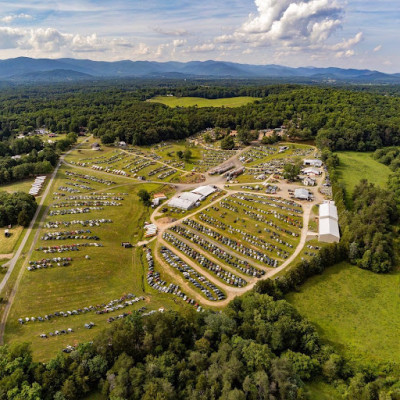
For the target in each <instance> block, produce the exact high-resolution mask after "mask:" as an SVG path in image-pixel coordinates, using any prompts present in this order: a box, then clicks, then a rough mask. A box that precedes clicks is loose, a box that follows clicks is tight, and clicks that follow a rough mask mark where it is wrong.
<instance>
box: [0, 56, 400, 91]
mask: <svg viewBox="0 0 400 400" xmlns="http://www.w3.org/2000/svg"><path fill="white" fill-rule="evenodd" d="M162 77H169V78H258V79H260V78H274V79H287V80H301V79H307V80H315V81H328V82H330V81H331V82H332V81H348V82H354V83H393V84H396V83H399V84H400V73H399V74H386V73H383V72H379V71H371V70H367V69H365V70H359V69H342V68H334V67H330V68H316V67H301V68H291V67H286V66H281V65H273V64H270V65H250V64H238V63H233V62H225V61H213V60H209V61H190V62H186V63H183V62H176V61H170V62H155V61H129V60H125V61H115V62H106V61H92V60H82V59H73V58H60V59H46V58H42V59H34V58H28V57H18V58H10V59H6V60H0V81H10V82H16V83H19V82H65V81H78V80H79V81H81V80H90V79H91V80H93V79H105V78H162Z"/></svg>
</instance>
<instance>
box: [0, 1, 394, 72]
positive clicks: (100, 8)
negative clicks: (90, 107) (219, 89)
mask: <svg viewBox="0 0 400 400" xmlns="http://www.w3.org/2000/svg"><path fill="white" fill-rule="evenodd" d="M0 4H1V8H2V11H1V13H0V59H8V58H15V57H21V56H25V57H32V58H53V59H54V58H63V57H70V58H77V59H91V60H96V61H118V60H131V61H159V62H165V61H182V62H187V61H205V60H210V59H212V60H217V61H228V62H235V63H243V64H254V65H266V64H278V65H285V66H290V67H304V66H313V67H339V68H355V69H371V70H378V71H382V72H389V73H394V72H400V68H399V67H398V65H400V55H399V54H398V52H397V51H396V50H397V47H398V45H397V43H396V37H397V35H396V33H397V30H398V28H397V27H398V23H399V22H400V5H399V4H396V3H395V2H393V1H387V0H385V1H381V2H372V1H371V0H366V1H362V0H348V1H344V0H243V1H239V0H234V1H232V2H230V3H229V4H228V3H226V2H223V1H220V0H216V1H210V0H206V1H204V2H202V3H201V4H199V3H193V2H189V1H187V0H184V1H177V0H171V1H169V2H168V3H167V4H165V2H162V1H161V0H149V1H147V2H146V3H143V2H139V1H128V0H116V1H114V2H112V3H110V2H106V1H105V0H98V1H94V0H75V1H70V2H68V4H66V3H64V2H61V1H51V2H50V1H48V0H34V1H29V2H28V1H17V2H11V1H0Z"/></svg>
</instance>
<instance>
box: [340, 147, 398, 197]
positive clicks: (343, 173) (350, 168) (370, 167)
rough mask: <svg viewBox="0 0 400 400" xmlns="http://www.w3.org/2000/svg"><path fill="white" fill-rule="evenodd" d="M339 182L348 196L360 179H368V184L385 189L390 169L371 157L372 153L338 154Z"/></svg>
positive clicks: (348, 152)
mask: <svg viewBox="0 0 400 400" xmlns="http://www.w3.org/2000/svg"><path fill="white" fill-rule="evenodd" d="M337 155H338V156H339V160H340V163H339V166H338V167H337V171H338V173H339V180H340V182H343V184H344V185H345V189H346V191H347V192H348V195H351V194H352V192H353V189H354V187H355V186H356V185H357V184H358V183H359V182H360V180H361V179H368V181H369V182H371V183H375V184H376V185H379V186H382V187H385V186H386V183H387V180H388V178H389V175H390V174H391V173H392V171H391V170H390V168H389V167H388V166H386V165H384V164H381V163H380V162H378V161H376V160H374V159H373V157H372V153H357V152H354V151H346V152H338V153H337Z"/></svg>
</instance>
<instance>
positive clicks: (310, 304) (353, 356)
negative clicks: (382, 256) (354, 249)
mask: <svg viewBox="0 0 400 400" xmlns="http://www.w3.org/2000/svg"><path fill="white" fill-rule="evenodd" d="M399 284H400V273H399V272H397V273H392V274H388V275H377V274H374V273H372V272H369V271H365V270H361V269H359V268H357V267H355V266H352V265H349V264H346V263H341V264H338V265H336V266H334V267H331V268H329V269H327V270H326V271H325V272H324V273H323V274H322V275H318V276H315V277H312V278H310V279H309V280H308V281H307V282H306V283H305V284H304V285H303V286H302V287H301V289H300V290H299V292H297V293H291V294H289V295H288V296H287V300H288V301H289V302H290V303H292V304H293V305H294V306H295V307H296V308H297V309H298V310H299V312H300V313H301V314H302V315H303V316H305V317H307V318H308V319H309V320H310V321H311V322H312V323H313V324H315V325H316V326H317V329H318V331H319V333H320V335H321V337H322V339H323V340H325V341H326V342H328V343H331V344H333V345H334V346H335V347H336V348H337V349H339V350H340V351H341V352H342V354H343V355H344V356H345V357H347V358H348V359H349V360H350V361H354V362H357V363H361V364H368V363H370V362H373V363H374V364H376V365H379V364H384V363H388V362H392V363H395V364H398V362H399V356H400V343H399V341H398V332H399V329H400V303H399V301H398V299H399V294H400V289H399V288H400V285H399Z"/></svg>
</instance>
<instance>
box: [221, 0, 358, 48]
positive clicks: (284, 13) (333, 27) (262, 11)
mask: <svg viewBox="0 0 400 400" xmlns="http://www.w3.org/2000/svg"><path fill="white" fill-rule="evenodd" d="M255 4H256V7H257V13H256V14H250V15H249V17H248V19H247V21H245V22H244V23H243V24H242V26H240V27H239V28H238V29H236V30H235V31H234V32H233V33H231V34H225V35H221V36H218V37H217V38H215V40H214V42H215V43H220V44H229V43H234V42H239V43H247V44H248V45H249V46H251V47H253V48H256V47H272V48H274V47H275V48H279V51H282V49H284V51H289V52H290V51H291V52H299V51H313V52H318V51H325V52H326V51H331V52H337V53H340V54H341V55H344V54H346V55H347V56H350V55H352V54H354V52H352V51H351V48H352V47H354V46H355V45H356V44H357V43H359V42H360V41H361V39H362V33H358V34H357V35H356V36H355V37H354V38H350V39H347V40H343V41H342V42H339V43H337V44H330V45H329V44H328V43H327V42H329V41H330V39H332V37H333V34H334V33H335V32H336V31H337V30H338V29H339V28H341V27H342V23H343V18H344V7H343V5H342V4H341V3H339V1H338V0H308V1H307V0H255Z"/></svg>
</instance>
